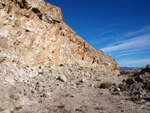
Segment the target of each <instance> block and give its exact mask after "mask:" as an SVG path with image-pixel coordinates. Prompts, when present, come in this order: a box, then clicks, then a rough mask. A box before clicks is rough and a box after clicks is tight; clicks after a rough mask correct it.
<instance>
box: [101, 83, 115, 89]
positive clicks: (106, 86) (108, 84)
mask: <svg viewBox="0 0 150 113" xmlns="http://www.w3.org/2000/svg"><path fill="white" fill-rule="evenodd" d="M111 86H112V83H109V82H106V83H102V84H101V85H100V88H105V89H106V88H109V87H111Z"/></svg>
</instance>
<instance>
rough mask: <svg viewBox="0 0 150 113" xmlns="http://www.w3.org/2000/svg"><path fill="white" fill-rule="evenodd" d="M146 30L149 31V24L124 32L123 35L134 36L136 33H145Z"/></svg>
mask: <svg viewBox="0 0 150 113" xmlns="http://www.w3.org/2000/svg"><path fill="white" fill-rule="evenodd" d="M147 32H150V26H146V27H144V28H141V29H139V30H136V31H132V32H129V33H126V34H125V36H127V37H129V36H135V35H138V34H141V33H147Z"/></svg>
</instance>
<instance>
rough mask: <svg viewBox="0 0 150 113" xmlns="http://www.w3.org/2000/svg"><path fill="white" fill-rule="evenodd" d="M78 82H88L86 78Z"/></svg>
mask: <svg viewBox="0 0 150 113" xmlns="http://www.w3.org/2000/svg"><path fill="white" fill-rule="evenodd" d="M80 82H81V83H87V82H88V81H87V78H82V79H81V80H80Z"/></svg>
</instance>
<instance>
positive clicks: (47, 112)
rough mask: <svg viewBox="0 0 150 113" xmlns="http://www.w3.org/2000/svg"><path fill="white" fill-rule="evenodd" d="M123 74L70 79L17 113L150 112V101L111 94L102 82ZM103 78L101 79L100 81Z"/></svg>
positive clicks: (107, 81)
mask: <svg viewBox="0 0 150 113" xmlns="http://www.w3.org/2000/svg"><path fill="white" fill-rule="evenodd" d="M125 78H126V76H116V77H114V76H113V77H112V76H109V75H106V76H99V79H96V80H94V79H86V80H85V81H81V82H80V79H78V80H73V81H69V82H61V81H59V80H56V81H55V83H56V84H57V86H52V95H51V98H49V99H48V98H44V97H43V98H41V100H40V102H39V103H41V104H39V103H38V104H33V105H31V106H26V107H24V108H23V109H22V110H21V111H18V112H17V113H34V112H37V113H149V111H150V103H147V104H144V105H141V104H137V103H134V102H133V101H130V100H129V99H128V98H129V97H127V96H124V95H122V94H121V95H112V94H111V93H110V92H109V89H108V88H106V89H105V88H100V87H99V86H100V84H101V83H110V82H111V83H116V84H119V83H121V81H122V80H123V79H125ZM101 80H102V81H101Z"/></svg>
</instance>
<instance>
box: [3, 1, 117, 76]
mask: <svg viewBox="0 0 150 113" xmlns="http://www.w3.org/2000/svg"><path fill="white" fill-rule="evenodd" d="M6 61H9V62H13V63H15V64H16V65H17V66H20V65H22V64H27V65H32V66H39V65H50V64H56V65H60V64H79V65H81V66H87V67H89V68H93V69H96V70H100V71H103V72H106V73H112V74H116V75H117V74H119V66H118V63H117V62H116V61H115V60H114V59H112V58H110V57H109V56H107V55H106V54H104V53H103V52H102V51H100V50H96V49H94V48H93V47H91V46H90V45H89V44H88V43H87V42H86V41H84V40H83V39H82V38H81V37H79V36H77V35H76V33H75V32H74V31H73V30H72V29H71V28H70V27H69V26H68V25H66V24H65V23H64V22H63V19H62V12H61V10H60V8H58V7H55V6H53V5H51V4H49V3H46V2H44V1H43V0H0V62H1V63H2V62H6Z"/></svg>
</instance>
